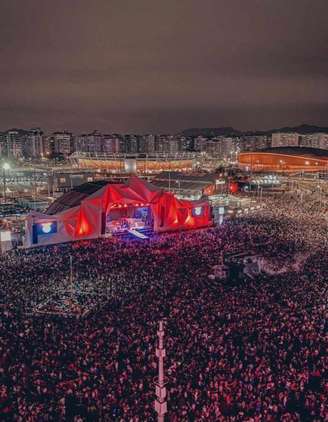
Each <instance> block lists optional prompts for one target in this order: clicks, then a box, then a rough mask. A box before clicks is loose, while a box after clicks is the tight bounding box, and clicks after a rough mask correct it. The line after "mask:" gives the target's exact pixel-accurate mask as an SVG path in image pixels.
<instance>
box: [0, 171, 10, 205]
mask: <svg viewBox="0 0 328 422" xmlns="http://www.w3.org/2000/svg"><path fill="white" fill-rule="evenodd" d="M6 170H10V165H9V163H3V166H2V172H3V202H4V203H6V190H7V187H6Z"/></svg>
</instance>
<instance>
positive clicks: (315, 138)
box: [300, 133, 328, 150]
mask: <svg viewBox="0 0 328 422" xmlns="http://www.w3.org/2000/svg"><path fill="white" fill-rule="evenodd" d="M300 146H302V147H310V148H319V149H325V150H328V133H311V134H306V135H301V139H300Z"/></svg>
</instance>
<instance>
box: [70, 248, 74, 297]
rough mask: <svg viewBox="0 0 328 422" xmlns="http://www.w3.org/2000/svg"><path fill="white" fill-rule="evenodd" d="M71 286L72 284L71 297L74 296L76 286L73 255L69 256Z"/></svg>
mask: <svg viewBox="0 0 328 422" xmlns="http://www.w3.org/2000/svg"><path fill="white" fill-rule="evenodd" d="M69 284H70V289H71V295H72V296H73V293H74V286H73V257H72V255H70V256H69Z"/></svg>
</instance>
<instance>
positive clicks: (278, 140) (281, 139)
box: [271, 132, 300, 148]
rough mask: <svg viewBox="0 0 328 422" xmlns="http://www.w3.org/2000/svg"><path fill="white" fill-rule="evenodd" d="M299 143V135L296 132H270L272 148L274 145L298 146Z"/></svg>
mask: <svg viewBox="0 0 328 422" xmlns="http://www.w3.org/2000/svg"><path fill="white" fill-rule="evenodd" d="M299 145H300V135H299V134H298V133H296V132H288V133H283V132H277V133H273V134H272V144H271V146H272V147H273V148H276V147H298V146H299Z"/></svg>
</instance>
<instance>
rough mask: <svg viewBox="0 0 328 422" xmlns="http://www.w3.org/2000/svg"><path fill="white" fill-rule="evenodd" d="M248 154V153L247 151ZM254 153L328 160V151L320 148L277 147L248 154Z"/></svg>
mask: <svg viewBox="0 0 328 422" xmlns="http://www.w3.org/2000/svg"><path fill="white" fill-rule="evenodd" d="M245 152H246V151H245ZM251 152H254V153H256V154H260V153H266V152H267V153H271V154H287V155H295V156H296V155H298V156H308V157H315V158H328V151H327V150H324V149H319V148H308V147H276V148H266V149H261V150H259V151H249V152H248V153H251Z"/></svg>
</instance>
